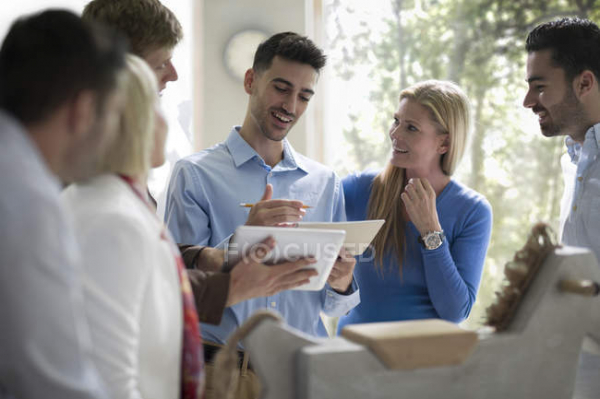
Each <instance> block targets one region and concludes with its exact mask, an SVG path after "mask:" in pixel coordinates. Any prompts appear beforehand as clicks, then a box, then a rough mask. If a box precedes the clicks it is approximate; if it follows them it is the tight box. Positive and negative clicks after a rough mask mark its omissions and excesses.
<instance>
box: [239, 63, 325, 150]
mask: <svg viewBox="0 0 600 399" xmlns="http://www.w3.org/2000/svg"><path fill="white" fill-rule="evenodd" d="M317 77H318V73H317V71H316V70H315V69H314V68H313V67H312V66H310V65H308V64H302V63H299V62H295V61H288V60H286V59H283V58H280V57H278V56H276V57H275V58H273V62H272V64H271V66H270V68H268V69H267V70H265V71H261V72H258V73H257V72H255V71H254V70H249V71H248V72H246V77H245V80H244V88H245V89H246V92H247V93H248V94H250V107H249V112H250V117H251V119H252V122H253V126H252V127H251V130H252V131H253V132H254V135H255V136H263V137H264V138H267V139H269V140H273V141H281V140H283V139H284V138H285V137H286V136H287V134H288V132H289V131H290V129H291V128H292V127H293V126H294V125H295V124H296V122H297V121H298V119H299V118H300V116H302V114H303V113H304V111H305V110H306V107H307V106H308V102H309V101H310V99H311V98H312V96H313V94H314V86H315V85H316V83H317Z"/></svg>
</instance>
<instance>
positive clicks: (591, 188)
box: [562, 123, 600, 260]
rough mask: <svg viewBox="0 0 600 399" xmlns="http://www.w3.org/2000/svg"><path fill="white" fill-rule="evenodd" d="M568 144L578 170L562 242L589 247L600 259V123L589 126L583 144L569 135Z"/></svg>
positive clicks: (570, 154) (572, 159)
mask: <svg viewBox="0 0 600 399" xmlns="http://www.w3.org/2000/svg"><path fill="white" fill-rule="evenodd" d="M566 145H567V150H568V153H569V156H570V157H571V162H573V163H574V164H576V165H577V171H576V174H575V181H574V189H573V192H572V193H573V194H572V199H571V200H570V201H569V202H567V203H568V204H570V210H569V212H568V216H567V219H566V221H565V225H564V229H563V235H562V241H563V242H564V243H565V244H567V245H572V246H577V247H586V248H589V249H590V250H591V251H592V252H594V253H595V255H596V258H597V259H598V260H600V158H599V155H600V123H598V124H596V125H594V126H592V127H591V128H589V129H588V131H587V132H586V134H585V139H584V141H583V145H582V144H579V143H577V142H575V141H573V140H572V139H571V138H569V137H567V139H566Z"/></svg>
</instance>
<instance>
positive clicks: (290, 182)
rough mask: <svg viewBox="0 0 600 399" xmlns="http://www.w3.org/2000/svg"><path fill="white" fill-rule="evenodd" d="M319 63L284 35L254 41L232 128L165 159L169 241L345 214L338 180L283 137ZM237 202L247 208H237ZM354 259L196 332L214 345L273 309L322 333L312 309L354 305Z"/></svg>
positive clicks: (208, 240) (224, 238)
mask: <svg viewBox="0 0 600 399" xmlns="http://www.w3.org/2000/svg"><path fill="white" fill-rule="evenodd" d="M324 64H325V56H324V55H323V54H322V52H321V50H320V49H318V48H317V47H316V46H315V45H314V44H313V43H312V42H311V41H310V40H308V39H307V38H305V37H301V36H299V35H297V34H294V33H290V32H287V33H281V34H277V35H274V36H272V37H271V38H270V39H268V40H267V41H265V42H264V43H262V44H261V45H260V46H259V48H258V50H257V52H256V55H255V60H254V64H253V67H252V68H251V69H249V70H248V71H247V72H246V76H245V79H244V88H245V90H246V92H247V93H248V94H249V96H250V101H249V104H248V111H247V114H246V117H245V119H244V123H243V124H242V126H236V127H234V128H233V129H232V130H231V133H230V135H229V137H228V138H227V140H226V141H225V142H223V143H221V144H218V145H216V146H214V147H212V148H210V149H207V150H204V151H201V152H199V153H197V154H194V155H192V156H189V157H187V158H184V159H183V160H181V161H179V162H178V163H177V165H176V166H175V169H174V171H173V175H172V177H171V181H170V183H169V190H168V196H167V205H166V213H165V219H166V222H167V225H168V227H169V229H170V230H171V232H172V233H173V235H174V237H175V239H176V240H177V241H178V242H185V243H191V244H196V245H210V246H218V245H224V244H226V243H227V242H228V240H229V238H230V236H231V234H232V233H233V232H234V230H235V229H236V227H238V226H240V225H243V224H247V225H263V226H273V225H277V224H280V223H286V222H296V221H299V220H305V221H343V220H345V211H344V196H343V192H342V186H341V182H340V180H339V178H338V177H337V176H336V175H335V173H334V172H333V171H331V170H330V169H328V168H326V167H325V166H323V165H321V164H319V163H317V162H315V161H312V160H310V159H309V158H307V157H305V156H303V155H301V154H298V153H297V152H295V151H294V149H293V148H292V146H291V145H290V144H289V142H288V141H287V140H286V138H285V137H286V135H287V134H288V132H289V130H290V129H291V128H292V126H293V125H294V124H295V123H296V121H297V120H298V119H299V118H300V116H301V115H302V114H303V112H304V110H305V109H306V107H307V105H308V102H309V101H310V99H311V97H312V96H313V94H314V87H315V84H316V81H317V78H318V74H319V70H320V69H321V67H323V66H324ZM273 198H277V199H273ZM287 198H291V200H288V199H287ZM242 202H246V203H249V202H253V203H255V205H254V206H253V207H251V208H242V207H240V206H239V205H240V203H242ZM303 205H308V206H310V208H309V209H304V208H303ZM354 264H355V261H354V259H353V258H350V259H340V260H339V261H338V262H337V263H336V266H335V267H334V269H333V271H332V273H331V275H330V277H329V279H328V284H327V286H326V287H325V288H324V289H323V290H321V291H283V292H280V293H277V294H274V295H272V296H266V297H260V298H255V299H251V300H247V301H244V302H241V303H238V304H236V305H234V306H232V307H230V308H228V309H226V311H225V314H224V315H223V319H222V322H221V324H220V325H219V326H211V325H208V324H203V325H202V331H203V337H204V339H205V340H208V341H214V342H217V343H223V342H225V341H226V340H227V338H228V336H229V335H230V334H231V333H232V332H233V331H234V330H235V328H237V327H238V326H240V325H241V324H242V323H243V322H244V321H245V320H246V319H247V318H248V317H250V315H252V314H253V313H254V312H256V311H257V310H259V309H272V310H275V311H277V312H279V313H280V314H281V315H282V316H283V317H284V319H285V320H286V322H287V323H288V324H289V325H290V326H292V327H295V328H297V329H299V330H301V331H304V332H306V333H308V334H310V335H313V336H325V335H326V330H325V328H324V326H323V323H322V321H321V319H320V316H319V314H320V312H324V313H326V314H328V315H330V316H341V315H343V314H345V313H346V312H348V311H349V310H350V309H351V308H352V307H354V306H356V304H357V303H358V302H359V293H358V287H357V286H356V284H355V283H354V281H353V278H352V272H353V269H354Z"/></svg>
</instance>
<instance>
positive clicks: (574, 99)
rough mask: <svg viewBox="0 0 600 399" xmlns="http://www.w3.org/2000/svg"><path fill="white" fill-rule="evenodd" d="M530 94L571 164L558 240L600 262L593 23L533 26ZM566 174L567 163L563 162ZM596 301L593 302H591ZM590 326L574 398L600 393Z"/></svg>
mask: <svg viewBox="0 0 600 399" xmlns="http://www.w3.org/2000/svg"><path fill="white" fill-rule="evenodd" d="M526 49H527V52H528V53H529V55H528V58H527V81H528V83H529V91H528V92H527V95H526V96H525V99H524V101H523V105H524V106H525V107H527V108H531V109H532V111H533V112H534V113H535V114H536V115H538V118H539V124H540V128H541V131H542V134H543V135H544V136H546V137H553V136H558V135H568V137H567V138H566V144H567V149H568V154H569V157H570V159H571V162H572V163H573V164H574V165H576V171H575V174H574V176H573V177H572V178H573V179H574V180H573V181H572V182H568V181H567V183H568V184H567V185H566V189H567V190H569V191H567V192H566V193H565V198H563V202H562V203H563V207H566V209H563V210H562V212H561V216H562V217H566V220H564V221H563V226H564V227H563V232H562V241H563V243H565V244H567V245H572V246H578V247H585V248H588V249H590V250H591V251H592V252H593V253H594V254H595V255H596V259H598V260H600V159H599V155H600V85H599V84H598V79H599V78H600V28H598V26H597V25H596V24H594V23H593V22H592V21H589V20H583V19H579V18H563V19H559V20H556V21H551V22H548V23H545V24H542V25H539V26H537V27H536V28H535V29H534V30H533V31H531V32H530V34H529V36H528V37H527V43H526ZM563 166H564V168H563V169H565V172H566V173H571V174H572V169H573V168H572V167H571V166H572V165H568V163H563ZM596 302H597V301H596ZM597 313H598V312H596V311H595V313H594V316H595V317H596V320H595V321H594V322H593V323H592V325H593V326H595V328H596V329H598V331H596V330H595V331H593V332H592V334H591V335H592V336H593V337H594V338H595V339H596V340H597V342H592V341H591V340H590V341H586V343H585V344H584V348H583V349H584V350H583V351H582V356H581V361H580V368H579V370H578V372H577V381H576V387H575V397H578V398H593V397H594V398H595V397H597V395H598V392H600V380H598V378H597V377H598V375H600V345H599V344H600V317H599V315H598V314H597Z"/></svg>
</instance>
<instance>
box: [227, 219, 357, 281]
mask: <svg viewBox="0 0 600 399" xmlns="http://www.w3.org/2000/svg"><path fill="white" fill-rule="evenodd" d="M268 236H272V237H273V238H274V239H275V248H273V250H271V252H270V253H269V254H268V255H267V257H266V258H265V260H264V263H265V264H268V265H274V264H276V263H280V262H285V261H290V260H295V259H298V258H304V257H309V256H312V257H314V258H315V259H316V260H317V262H316V263H314V264H312V265H310V268H314V269H315V270H317V272H318V273H319V274H318V275H316V276H313V277H311V278H310V282H309V283H307V284H304V285H302V286H300V287H296V288H294V289H295V290H307V291H318V290H321V289H322V288H323V287H324V286H325V283H326V282H327V278H328V277H329V273H330V272H331V269H332V268H333V265H334V264H335V261H336V259H337V257H338V254H339V252H340V249H341V248H342V245H343V244H344V237H345V236H346V232H345V231H344V230H316V229H303V228H293V227H263V226H240V227H238V228H237V229H236V230H235V233H234V234H233V237H232V238H231V240H230V242H229V246H228V249H227V258H228V261H227V264H228V265H231V266H230V267H232V266H233V265H235V264H236V263H238V262H239V261H240V260H242V258H243V256H248V253H249V251H250V248H251V247H252V246H253V245H254V244H257V243H260V242H261V241H263V240H264V239H265V238H267V237H268ZM275 267H276V266H275Z"/></svg>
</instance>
